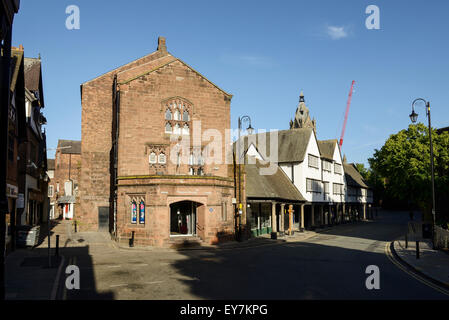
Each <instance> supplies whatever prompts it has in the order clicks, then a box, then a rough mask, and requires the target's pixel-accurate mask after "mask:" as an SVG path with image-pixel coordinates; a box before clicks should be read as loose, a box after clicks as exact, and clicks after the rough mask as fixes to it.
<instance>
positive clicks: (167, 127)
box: [165, 122, 173, 133]
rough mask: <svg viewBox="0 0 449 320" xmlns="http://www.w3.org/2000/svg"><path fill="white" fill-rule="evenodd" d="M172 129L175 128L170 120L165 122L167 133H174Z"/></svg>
mask: <svg viewBox="0 0 449 320" xmlns="http://www.w3.org/2000/svg"><path fill="white" fill-rule="evenodd" d="M172 131H173V128H172V126H171V124H170V122H167V123H166V124H165V133H172Z"/></svg>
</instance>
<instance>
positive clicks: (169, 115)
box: [165, 109, 172, 120]
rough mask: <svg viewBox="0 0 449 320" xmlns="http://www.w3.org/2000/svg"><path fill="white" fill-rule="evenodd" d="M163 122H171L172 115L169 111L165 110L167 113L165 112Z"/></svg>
mask: <svg viewBox="0 0 449 320" xmlns="http://www.w3.org/2000/svg"><path fill="white" fill-rule="evenodd" d="M165 120H172V113H171V111H170V109H167V111H165Z"/></svg>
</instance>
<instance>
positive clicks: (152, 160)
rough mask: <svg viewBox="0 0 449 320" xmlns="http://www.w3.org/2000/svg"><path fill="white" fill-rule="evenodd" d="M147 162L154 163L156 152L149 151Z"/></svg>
mask: <svg viewBox="0 0 449 320" xmlns="http://www.w3.org/2000/svg"><path fill="white" fill-rule="evenodd" d="M149 162H150V163H151V164H155V163H156V154H155V153H154V152H151V153H150V159H149Z"/></svg>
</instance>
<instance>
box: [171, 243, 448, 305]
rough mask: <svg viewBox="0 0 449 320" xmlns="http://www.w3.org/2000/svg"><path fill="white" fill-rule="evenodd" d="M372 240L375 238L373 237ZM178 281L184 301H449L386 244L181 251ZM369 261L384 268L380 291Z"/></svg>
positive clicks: (178, 260)
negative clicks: (370, 283) (402, 265)
mask: <svg viewBox="0 0 449 320" xmlns="http://www.w3.org/2000/svg"><path fill="white" fill-rule="evenodd" d="M370 238H375V237H374V236H372V237H370ZM178 253H179V254H181V255H183V256H184V257H185V258H186V259H185V258H184V259H177V260H176V261H174V263H173V265H172V267H173V268H174V269H175V272H176V273H178V274H180V275H183V276H184V277H183V278H182V279H181V280H179V281H181V282H182V284H183V286H186V287H188V288H189V291H190V292H189V294H190V295H191V296H190V297H189V296H187V297H186V298H185V299H192V297H194V299H216V300H221V299H226V300H247V299H256V300H264V299H269V300H280V299H283V300H296V299H301V300H302V299H306V300H308V299H312V300H315V299H317V300H327V299H338V300H341V299H343V300H344V299H351V300H352V299H355V300H365V299H368V300H385V299H387V300H390V299H391V300H405V299H447V298H448V297H447V296H445V295H443V294H441V293H439V292H437V291H435V290H434V289H432V288H430V287H427V286H426V285H424V284H422V283H420V282H419V281H417V280H415V279H414V278H412V277H411V276H410V275H408V274H407V273H405V272H403V271H402V270H400V269H399V268H397V267H396V266H395V265H394V264H393V263H392V262H391V261H390V260H389V259H388V257H387V256H386V255H385V252H384V246H382V245H379V246H378V247H377V248H373V247H371V249H370V250H367V249H366V248H363V249H362V248H357V246H356V245H351V240H349V241H348V242H347V243H343V244H332V245H330V244H328V245H323V244H319V243H314V242H286V243H279V244H275V245H271V246H259V247H248V248H232V249H229V250H225V249H215V250H204V251H196V250H190V251H189V250H183V251H178ZM370 265H375V266H377V267H379V270H380V289H379V290H368V289H367V287H366V280H367V277H368V276H369V274H367V273H366V269H367V267H368V266H370Z"/></svg>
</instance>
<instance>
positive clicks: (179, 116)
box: [174, 109, 181, 121]
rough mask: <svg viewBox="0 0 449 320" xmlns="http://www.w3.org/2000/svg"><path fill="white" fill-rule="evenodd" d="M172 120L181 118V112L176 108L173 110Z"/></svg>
mask: <svg viewBox="0 0 449 320" xmlns="http://www.w3.org/2000/svg"><path fill="white" fill-rule="evenodd" d="M174 120H176V121H180V120H181V113H180V112H179V110H178V109H176V111H175V116H174Z"/></svg>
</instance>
